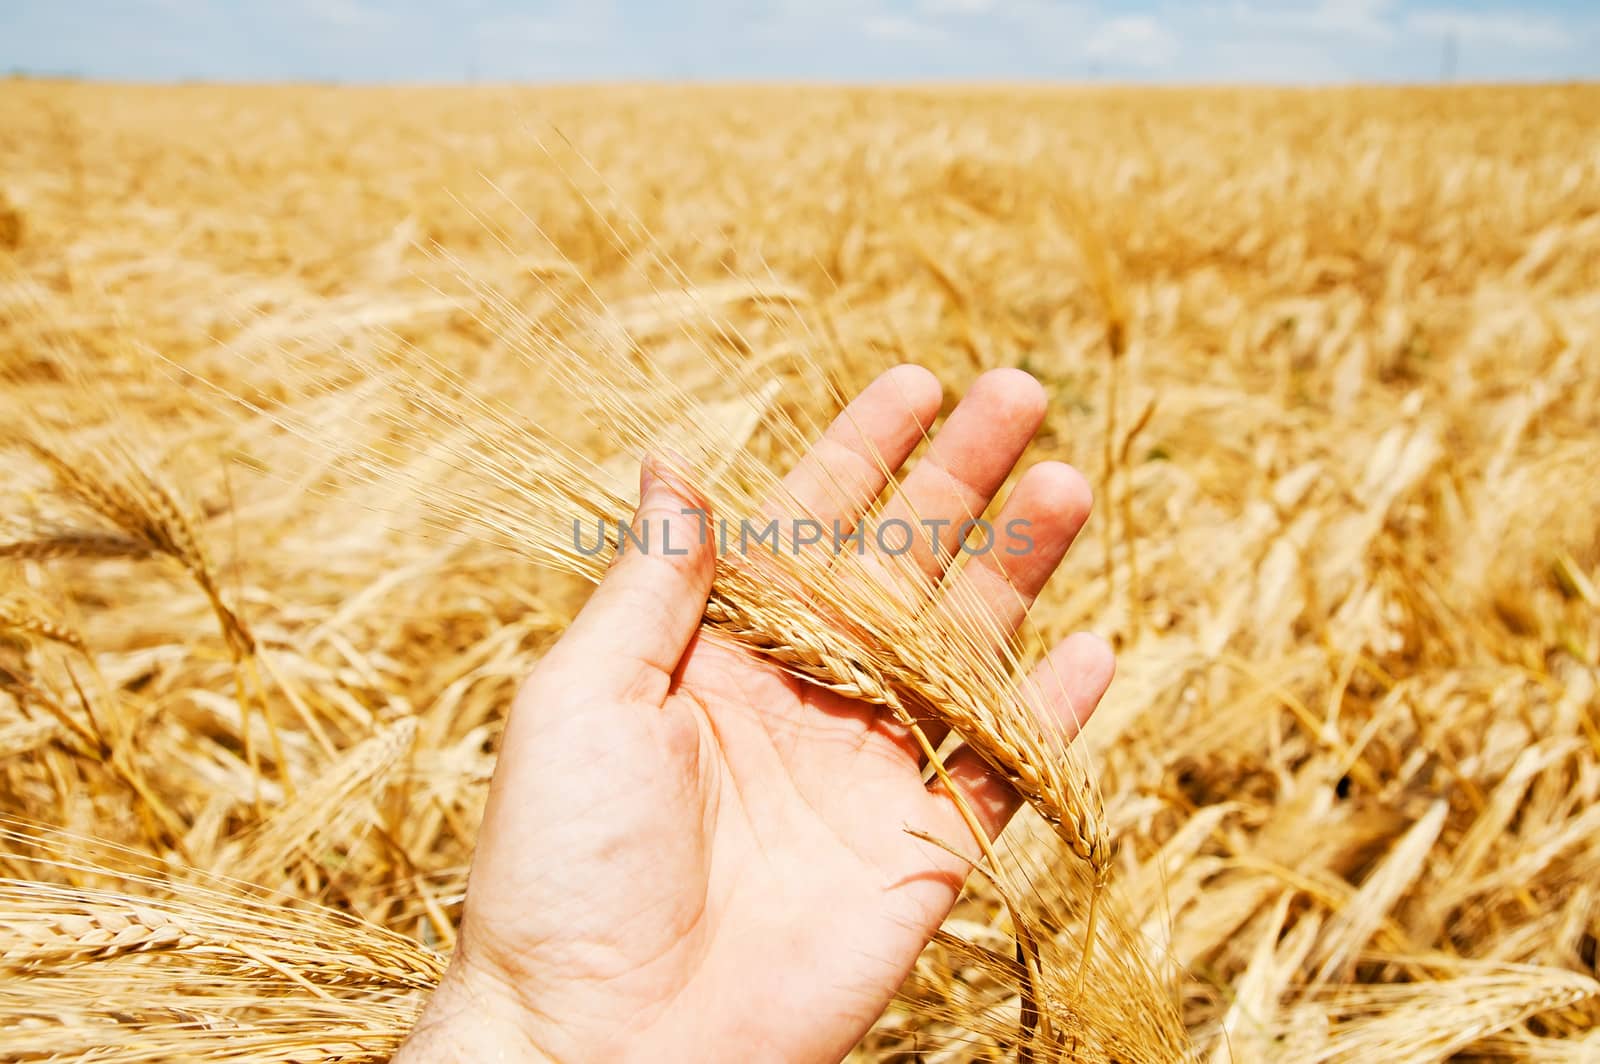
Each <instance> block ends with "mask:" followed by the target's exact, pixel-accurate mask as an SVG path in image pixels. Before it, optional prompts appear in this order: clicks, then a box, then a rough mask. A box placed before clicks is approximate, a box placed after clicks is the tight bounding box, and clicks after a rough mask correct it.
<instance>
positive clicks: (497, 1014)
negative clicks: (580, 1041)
mask: <svg viewBox="0 0 1600 1064" xmlns="http://www.w3.org/2000/svg"><path fill="white" fill-rule="evenodd" d="M392 1064H556V1061H555V1058H554V1057H552V1056H550V1055H549V1054H548V1053H546V1052H545V1051H544V1050H543V1049H542V1048H540V1046H539V1045H538V1044H537V1042H536V1041H535V1040H534V1039H533V1038H532V1036H531V1035H530V1034H529V1032H528V1030H527V1028H526V1026H525V1025H524V1024H523V1023H522V1022H521V1016H520V1012H519V1010H518V1007H517V1006H516V1005H515V1003H514V1002H512V1001H510V1000H508V995H507V994H506V993H505V992H504V988H502V987H499V986H497V985H494V984H493V981H492V980H485V979H483V978H481V977H478V976H476V975H475V974H474V973H473V972H472V971H471V970H469V969H466V968H464V967H461V966H459V965H454V964H453V965H451V967H450V970H449V971H447V972H446V973H445V976H444V978H443V979H442V980H440V982H439V986H438V987H437V988H436V989H435V990H434V992H433V996H432V997H431V998H430V999H429V1000H428V1004H427V1007H426V1008H424V1009H423V1010H422V1014H421V1015H420V1016H419V1017H418V1018H417V1023H416V1026H415V1027H413V1028H412V1030H411V1033H410V1034H409V1035H407V1036H406V1039H405V1041H404V1042H403V1043H402V1044H401V1046H400V1048H399V1050H398V1051H397V1052H396V1053H395V1056H394V1058H393V1062H392Z"/></svg>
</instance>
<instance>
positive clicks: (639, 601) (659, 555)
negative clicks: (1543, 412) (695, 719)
mask: <svg viewBox="0 0 1600 1064" xmlns="http://www.w3.org/2000/svg"><path fill="white" fill-rule="evenodd" d="M707 508H708V504H707V503H706V502H705V500H704V499H702V498H700V496H699V495H698V493H696V492H695V491H694V490H693V489H692V488H689V487H688V486H687V485H685V484H683V483H681V482H680V481H679V480H678V479H677V478H676V477H675V476H674V474H673V473H672V472H671V471H670V470H668V469H667V468H666V467H665V466H664V465H662V464H661V463H660V462H658V461H656V460H655V459H654V458H647V459H646V460H645V463H644V466H643V467H642V468H641V469H640V474H639V509H638V511H637V512H636V513H635V514H634V518H633V523H632V525H631V529H632V532H631V535H630V536H628V537H625V538H624V539H623V541H622V543H621V545H620V547H619V550H618V553H617V557H616V560H615V561H614V562H613V563H612V566H611V569H610V571H608V572H607V573H606V575H605V577H604V579H602V580H601V581H600V586H599V587H597V588H596V589H595V592H594V594H593V595H591V596H590V597H589V601H588V602H587V603H585V604H584V607H583V609H582V610H581V611H579V613H578V616H577V617H576V618H575V619H574V620H573V622H572V624H571V626H570V627H569V628H568V629H567V632H566V634H565V635H564V636H562V637H561V640H560V641H559V642H558V643H557V644H556V645H555V647H554V648H553V649H552V650H551V651H550V653H549V654H547V655H546V656H545V660H544V661H543V662H541V663H540V668H541V669H545V668H551V669H556V670H566V669H572V670H574V671H575V672H577V673H581V674H582V675H583V677H584V682H585V684H586V685H587V687H588V689H589V690H591V691H592V692H593V693H594V695H595V696H596V697H609V698H613V699H618V700H622V701H636V702H647V703H652V704H655V705H659V704H661V702H662V700H663V699H665V697H666V695H667V691H668V689H669V688H670V687H671V684H672V674H673V672H674V670H676V669H677V667H678V660H679V659H680V658H682V657H683V653H684V651H685V650H686V649H687V648H688V645H689V641H690V639H692V638H693V637H694V634H695V632H696V631H697V630H698V629H699V627H700V619H701V617H702V616H703V615H704V613H705V608H706V597H707V596H708V595H710V593H711V581H712V578H713V575H714V573H715V570H716V549H715V547H714V545H713V543H712V537H711V536H710V535H708V534H707V532H708V526H709V524H710V519H709V517H708V516H706V513H707Z"/></svg>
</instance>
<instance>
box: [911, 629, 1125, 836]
mask: <svg viewBox="0 0 1600 1064" xmlns="http://www.w3.org/2000/svg"><path fill="white" fill-rule="evenodd" d="M1115 671H1116V657H1115V655H1113V654H1112V652H1111V647H1110V646H1109V645H1108V644H1107V643H1106V641H1105V640H1103V639H1101V638H1100V637H1099V636H1095V635H1090V634H1088V633H1087V632H1080V633H1079V634H1077V635H1074V636H1069V637H1068V638H1067V639H1065V640H1063V641H1062V642H1061V643H1060V644H1058V645H1057V646H1056V648H1055V649H1054V650H1052V651H1051V652H1050V653H1049V654H1048V655H1047V656H1046V657H1045V659H1044V660H1043V661H1041V662H1040V663H1039V664H1038V666H1037V667H1036V668H1035V669H1034V670H1033V673H1032V674H1031V675H1030V676H1029V680H1028V682H1029V684H1030V685H1032V686H1033V688H1034V695H1033V696H1032V697H1031V698H1030V699H1029V701H1030V702H1031V703H1032V704H1034V705H1037V706H1039V707H1040V709H1039V712H1040V713H1041V719H1040V721H1039V726H1040V727H1041V728H1043V729H1045V731H1046V732H1047V733H1054V734H1055V736H1056V739H1052V741H1051V742H1050V743H1049V746H1055V745H1056V742H1057V739H1058V740H1059V743H1060V748H1061V749H1062V751H1063V753H1062V754H1061V755H1060V756H1063V757H1065V756H1067V755H1066V754H1065V752H1064V751H1065V750H1066V746H1067V744H1068V743H1070V742H1071V741H1072V740H1073V739H1074V738H1076V737H1077V734H1078V731H1079V729H1081V728H1082V727H1083V725H1084V723H1085V722H1087V721H1088V719H1089V715H1090V714H1091V713H1093V712H1094V710H1095V707H1096V706H1097V705H1099V703H1100V698H1101V696H1103V695H1104V694H1105V693H1106V688H1107V687H1109V686H1110V684H1111V677H1112V674H1113V673H1114V672H1115ZM945 771H946V773H947V774H948V775H949V776H950V781H951V782H952V783H953V784H955V786H956V788H957V790H959V791H960V792H961V794H962V795H963V797H965V798H966V800H967V804H968V805H970V806H971V807H972V811H973V813H974V814H975V815H976V816H977V818H978V823H979V825H980V826H981V827H982V828H983V830H984V832H985V833H987V834H988V836H989V837H990V838H994V837H995V836H996V835H998V834H1000V832H1001V831H1002V830H1004V828H1005V826H1006V824H1008V823H1009V822H1010V821H1011V817H1012V816H1013V815H1014V814H1015V813H1016V811H1017V809H1018V807H1020V806H1021V805H1022V799H1021V798H1020V797H1019V796H1018V795H1017V792H1016V791H1015V790H1013V789H1012V787H1011V785H1010V784H1009V783H1008V782H1006V779H1005V777H1004V776H1002V775H1000V774H999V773H998V772H996V771H995V770H994V769H992V768H990V767H989V763H988V762H987V761H985V760H984V759H983V758H982V757H980V756H979V755H978V754H977V753H975V752H974V751H973V750H972V749H971V748H970V747H965V746H963V747H961V748H960V749H958V750H957V751H956V752H955V753H954V754H952V755H950V757H948V758H947V759H945ZM943 787H944V785H943V783H942V782H936V783H935V784H933V789H934V790H935V791H936V792H942V791H943ZM941 796H942V797H944V799H945V801H946V808H947V812H948V814H949V815H950V816H951V817H952V818H954V823H955V825H959V827H960V829H963V830H964V828H965V823H966V822H965V821H964V820H962V819H961V817H960V813H959V811H958V810H957V809H956V806H955V802H954V801H951V800H950V799H949V796H948V794H947V793H944V794H942V795H941ZM953 830H954V828H953ZM955 837H960V836H959V835H957V836H955Z"/></svg>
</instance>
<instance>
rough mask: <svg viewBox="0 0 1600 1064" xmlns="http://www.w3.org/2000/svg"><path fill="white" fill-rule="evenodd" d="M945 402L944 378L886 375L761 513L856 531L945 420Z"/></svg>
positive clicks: (917, 370)
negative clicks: (933, 427) (802, 517)
mask: <svg viewBox="0 0 1600 1064" xmlns="http://www.w3.org/2000/svg"><path fill="white" fill-rule="evenodd" d="M942 396H943V388H942V387H941V386H940V384H939V378H937V377H935V376H934V375H933V374H932V373H930V372H928V371H927V370H925V369H923V368H922V367H921V366H912V365H905V366H896V367H895V368H894V369H891V370H888V371H886V372H884V373H882V374H880V375H879V376H878V378H877V379H876V380H874V381H873V382H872V383H871V384H869V385H867V387H866V389H865V390H864V391H862V393H861V394H860V395H858V396H856V397H855V399H854V400H852V401H851V403H850V405H849V406H847V407H845V408H844V410H843V411H842V412H841V413H840V414H839V416H838V417H837V418H835V419H834V420H833V424H831V425H829V426H828V430H827V432H825V433H823V435H822V438H821V439H819V440H818V441H817V442H816V444H814V445H813V446H812V448H811V450H810V451H808V452H807V453H806V455H805V457H804V458H802V459H801V460H800V461H799V463H798V464H796V465H795V467H794V469H792V470H791V471H790V472H789V475H788V476H786V477H784V478H783V491H782V492H781V493H780V494H779V496H778V497H775V498H772V499H768V500H767V501H766V503H765V504H763V506H762V512H763V513H764V514H766V515H767V516H768V517H778V518H782V519H789V518H793V517H795V516H796V514H795V511H796V509H798V510H799V512H800V514H802V515H807V516H810V517H813V518H815V519H816V520H818V521H820V522H822V523H823V524H824V525H829V526H831V525H832V523H833V522H834V521H838V522H840V528H841V530H843V531H849V530H850V529H852V528H854V527H855V523H856V521H857V519H858V518H860V516H861V514H862V512H863V511H864V510H866V508H867V507H868V506H871V505H872V501H873V500H874V499H876V498H877V497H878V493H879V492H881V491H882V490H883V487H884V485H885V484H887V483H888V482H889V477H890V476H891V475H893V473H894V471H895V470H897V469H899V468H900V466H901V465H902V464H903V463H904V462H905V460H906V459H907V458H908V457H909V456H910V455H911V452H912V451H914V450H916V449H917V444H919V443H921V442H922V440H923V437H924V434H925V433H926V432H927V431H928V427H929V426H930V425H932V424H933V421H934V419H935V418H936V417H938V416H939V403H940V400H941V398H942ZM830 531H831V527H830Z"/></svg>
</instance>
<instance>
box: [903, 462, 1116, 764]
mask: <svg viewBox="0 0 1600 1064" xmlns="http://www.w3.org/2000/svg"><path fill="white" fill-rule="evenodd" d="M1092 505H1093V496H1092V494H1091V493H1090V491H1089V483H1088V481H1086V480H1084V478H1083V474H1081V473H1079V472H1078V471H1077V470H1076V469H1074V468H1072V467H1071V466H1069V465H1067V464H1065V463H1063V462H1041V463H1040V464H1038V465H1036V466H1033V467H1031V468H1030V469H1029V470H1028V471H1027V472H1025V473H1023V474H1022V476H1021V478H1020V479H1018V481H1017V487H1016V490H1014V491H1013V492H1012V493H1011V497H1010V498H1008V499H1007V500H1006V501H1005V505H1004V506H1002V507H1001V508H1000V513H999V514H998V515H997V516H996V518H995V521H994V525H993V534H992V535H991V536H990V537H989V542H988V546H987V549H985V550H983V551H981V552H977V553H974V555H973V556H972V557H971V558H970V559H969V560H968V561H967V563H966V564H965V565H963V566H962V567H961V568H960V569H959V570H958V571H956V572H955V573H952V574H951V577H950V579H949V580H948V581H947V582H946V584H945V586H944V587H943V588H942V589H941V591H940V594H939V606H938V608H939V609H940V610H941V611H942V612H944V613H946V614H947V615H948V616H949V623H950V624H951V625H952V626H953V627H955V628H956V629H957V630H960V631H966V632H972V633H974V635H975V636H976V639H977V641H979V642H982V641H985V640H986V641H988V642H989V643H990V644H991V645H992V646H993V647H994V649H995V651H996V653H997V654H998V653H1000V652H1001V651H1002V650H1003V649H1004V648H1005V647H1007V646H1008V645H1009V644H1010V642H1011V638H1012V636H1013V635H1015V634H1016V631H1017V628H1018V627H1019V626H1020V625H1021V624H1022V621H1023V618H1025V617H1026V616H1027V614H1028V610H1029V609H1031V608H1032V606H1033V603H1034V600H1035V599H1037V598H1038V597H1039V592H1040V591H1042V590H1043V589H1044V586H1045V584H1047V583H1048V582H1049V580H1050V577H1051V575H1052V574H1053V573H1054V572H1055V571H1056V567H1057V566H1059V565H1060V564H1061V559H1062V558H1064V557H1066V553H1067V549H1068V548H1069V547H1071V546H1072V541H1073V540H1074V539H1075V538H1076V537H1077V535H1078V532H1079V530H1080V529H1082V528H1083V524H1084V522H1085V521H1086V520H1088V517H1089V510H1090V507H1091V506H1092ZM976 546H977V544H976V543H975V544H974V547H976ZM923 730H924V731H925V732H926V733H927V735H928V741H929V742H930V743H932V744H933V745H934V746H938V745H939V744H940V743H942V742H943V741H944V737H945V735H946V734H948V732H949V729H948V728H947V727H945V725H944V724H943V723H942V722H941V721H936V720H935V721H928V722H926V723H924V724H923Z"/></svg>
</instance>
